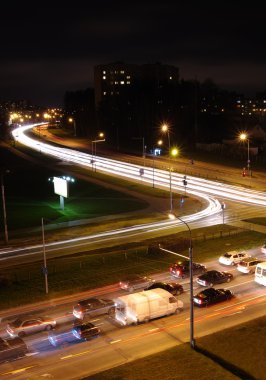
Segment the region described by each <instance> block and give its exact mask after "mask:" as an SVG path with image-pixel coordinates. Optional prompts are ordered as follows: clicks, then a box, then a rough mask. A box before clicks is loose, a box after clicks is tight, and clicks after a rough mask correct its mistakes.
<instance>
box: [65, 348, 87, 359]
mask: <svg viewBox="0 0 266 380" xmlns="http://www.w3.org/2000/svg"><path fill="white" fill-rule="evenodd" d="M89 352H92V350H87V351H82V352H79V353H78V354H70V355H67V356H62V358H60V359H61V360H65V359H70V358H74V357H75V356H82V355H86V354H88V353H89Z"/></svg>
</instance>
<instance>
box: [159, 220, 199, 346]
mask: <svg viewBox="0 0 266 380" xmlns="http://www.w3.org/2000/svg"><path fill="white" fill-rule="evenodd" d="M169 218H170V219H178V220H180V222H182V223H183V224H185V226H186V227H187V229H188V231H189V251H188V252H189V257H186V256H183V255H180V254H178V253H175V252H172V251H169V250H166V249H164V248H160V249H161V250H163V251H166V252H168V253H172V254H174V255H177V256H181V257H183V258H184V257H185V258H186V259H189V289H190V347H191V348H193V349H194V348H195V346H196V341H195V339H194V302H193V244H192V235H191V229H190V227H189V225H188V223H187V222H185V221H184V220H183V219H181V218H180V217H179V216H176V215H174V214H169Z"/></svg>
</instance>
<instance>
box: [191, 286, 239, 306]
mask: <svg viewBox="0 0 266 380" xmlns="http://www.w3.org/2000/svg"><path fill="white" fill-rule="evenodd" d="M233 296H234V294H233V293H232V292H231V291H230V290H229V289H214V288H208V289H204V290H203V291H202V292H199V293H198V294H197V295H195V296H194V297H193V301H194V305H196V306H199V307H203V306H208V305H212V304H215V303H218V302H222V301H226V300H230V299H231V298H232V297H233Z"/></svg>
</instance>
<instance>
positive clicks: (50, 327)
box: [45, 325, 53, 331]
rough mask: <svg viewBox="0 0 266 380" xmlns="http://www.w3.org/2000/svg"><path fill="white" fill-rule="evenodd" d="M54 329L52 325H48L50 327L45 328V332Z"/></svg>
mask: <svg viewBox="0 0 266 380" xmlns="http://www.w3.org/2000/svg"><path fill="white" fill-rule="evenodd" d="M52 328H53V327H52V326H51V325H48V326H46V327H45V330H46V331H50V330H52Z"/></svg>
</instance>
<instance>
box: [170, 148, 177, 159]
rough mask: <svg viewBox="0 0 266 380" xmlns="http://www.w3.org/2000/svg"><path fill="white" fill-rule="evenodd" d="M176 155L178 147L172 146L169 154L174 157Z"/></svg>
mask: <svg viewBox="0 0 266 380" xmlns="http://www.w3.org/2000/svg"><path fill="white" fill-rule="evenodd" d="M177 155H178V149H177V148H173V149H172V150H171V156H173V157H176V156H177Z"/></svg>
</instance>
